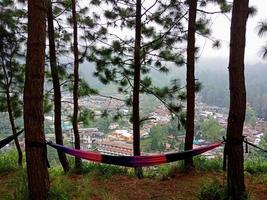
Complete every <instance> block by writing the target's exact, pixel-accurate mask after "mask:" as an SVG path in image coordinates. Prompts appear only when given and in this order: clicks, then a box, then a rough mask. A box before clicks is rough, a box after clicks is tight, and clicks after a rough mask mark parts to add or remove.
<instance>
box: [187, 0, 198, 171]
mask: <svg viewBox="0 0 267 200" xmlns="http://www.w3.org/2000/svg"><path fill="white" fill-rule="evenodd" d="M196 13H197V0H191V1H189V20H188V36H187V64H186V68H187V74H186V92H187V95H186V100H187V108H186V135H185V148H184V149H185V150H190V149H192V148H193V140H194V119H195V32H196ZM184 166H185V169H191V168H194V163H193V158H192V157H191V158H187V159H185V162H184Z"/></svg>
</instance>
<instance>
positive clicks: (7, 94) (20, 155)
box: [6, 90, 23, 166]
mask: <svg viewBox="0 0 267 200" xmlns="http://www.w3.org/2000/svg"><path fill="white" fill-rule="evenodd" d="M6 101H7V111H8V116H9V121H10V124H11V129H12V134H13V135H16V134H17V130H16V125H15V120H14V116H13V112H12V106H11V99H10V92H9V90H8V91H7V92H6ZM14 141H15V145H16V148H17V151H18V165H19V166H22V157H23V154H22V151H21V148H20V145H19V140H18V138H17V137H16V138H15V139H14Z"/></svg>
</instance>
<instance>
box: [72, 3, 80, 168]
mask: <svg viewBox="0 0 267 200" xmlns="http://www.w3.org/2000/svg"><path fill="white" fill-rule="evenodd" d="M71 2H72V4H71V6H72V23H73V53H74V81H73V82H74V84H73V105H74V106H73V116H72V125H73V134H74V138H75V149H80V148H81V146H80V135H79V129H78V111H79V102H78V90H79V57H78V56H79V50H78V28H77V14H76V0H72V1H71ZM81 167H82V161H81V159H80V158H78V157H75V168H76V169H80V168H81Z"/></svg>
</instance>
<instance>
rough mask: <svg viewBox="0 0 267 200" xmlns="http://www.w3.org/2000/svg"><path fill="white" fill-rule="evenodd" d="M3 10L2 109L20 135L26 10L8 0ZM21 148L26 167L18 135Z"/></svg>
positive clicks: (0, 49) (0, 34) (0, 56)
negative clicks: (17, 123) (18, 119)
mask: <svg viewBox="0 0 267 200" xmlns="http://www.w3.org/2000/svg"><path fill="white" fill-rule="evenodd" d="M0 6H1V8H3V9H2V11H1V14H0V38H1V40H0V89H1V93H0V98H1V102H0V110H1V112H7V113H8V116H9V121H10V125H11V130H12V133H13V134H14V135H16V134H17V128H18V127H17V126H16V122H15V120H16V119H17V118H19V117H21V115H22V102H21V100H20V98H19V97H20V95H21V94H22V91H23V89H22V87H23V82H24V77H23V76H24V66H23V65H22V64H20V63H19V61H18V59H19V58H20V57H23V56H24V55H22V53H21V44H22V43H23V42H24V39H25V37H24V35H23V34H20V33H21V32H22V29H23V26H22V25H21V24H20V21H21V20H22V18H23V15H24V12H23V10H22V9H18V8H17V7H16V6H15V5H14V2H12V1H4V2H1V3H0ZM15 145H16V148H17V151H18V165H20V166H22V156H23V155H22V151H21V148H20V145H19V141H18V138H15Z"/></svg>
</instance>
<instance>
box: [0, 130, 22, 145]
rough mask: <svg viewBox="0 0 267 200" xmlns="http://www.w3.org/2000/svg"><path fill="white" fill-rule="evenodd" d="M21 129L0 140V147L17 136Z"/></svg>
mask: <svg viewBox="0 0 267 200" xmlns="http://www.w3.org/2000/svg"><path fill="white" fill-rule="evenodd" d="M23 131H24V130H23V129H22V130H21V131H19V132H17V134H15V135H11V136H8V137H7V138H5V139H3V140H0V149H1V148H3V147H4V146H6V145H7V144H8V143H9V142H11V141H12V140H14V139H15V138H16V137H18V136H19V135H20V134H21V133H22V132H23Z"/></svg>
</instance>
